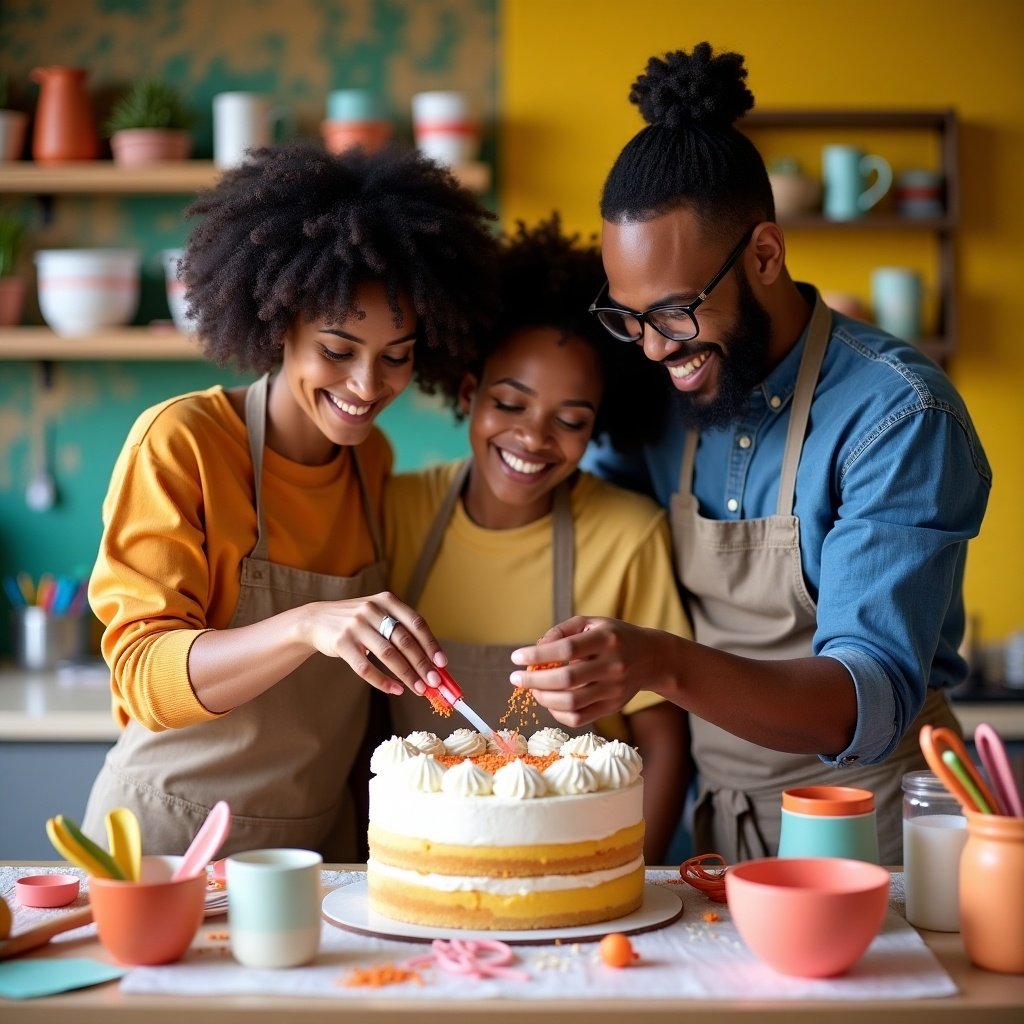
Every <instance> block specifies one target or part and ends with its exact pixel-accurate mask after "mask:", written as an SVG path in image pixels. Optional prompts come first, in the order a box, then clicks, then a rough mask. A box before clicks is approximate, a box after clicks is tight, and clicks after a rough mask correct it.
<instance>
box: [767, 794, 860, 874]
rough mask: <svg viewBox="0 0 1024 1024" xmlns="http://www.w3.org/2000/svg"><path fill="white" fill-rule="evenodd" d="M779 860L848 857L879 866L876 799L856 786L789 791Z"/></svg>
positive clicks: (783, 802) (785, 799)
mask: <svg viewBox="0 0 1024 1024" xmlns="http://www.w3.org/2000/svg"><path fill="white" fill-rule="evenodd" d="M779 856H780V857H846V858H848V859H850V860H863V861H867V862H868V863H870V864H877V863H878V824H877V822H876V820H875V798H874V795H873V794H872V793H871V792H869V791H868V790H866V789H855V788H853V787H852V786H804V787H801V788H797V789H787V790H785V791H784V792H783V794H782V829H781V832H780V835H779Z"/></svg>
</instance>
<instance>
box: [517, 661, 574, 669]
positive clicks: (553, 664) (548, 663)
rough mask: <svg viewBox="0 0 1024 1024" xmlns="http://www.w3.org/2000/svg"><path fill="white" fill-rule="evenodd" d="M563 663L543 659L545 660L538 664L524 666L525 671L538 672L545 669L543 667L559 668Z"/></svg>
mask: <svg viewBox="0 0 1024 1024" xmlns="http://www.w3.org/2000/svg"><path fill="white" fill-rule="evenodd" d="M564 664H565V662H564V661H545V662H542V663H541V664H540V665H527V666H526V671H527V672H540V671H541V670H542V669H545V668H561V667H562V666H563V665H564Z"/></svg>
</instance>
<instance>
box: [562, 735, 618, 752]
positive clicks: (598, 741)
mask: <svg viewBox="0 0 1024 1024" xmlns="http://www.w3.org/2000/svg"><path fill="white" fill-rule="evenodd" d="M607 742H608V741H607V740H606V739H605V738H604V737H603V736H598V735H596V734H595V733H592V732H586V733H583V734H582V735H580V736H573V737H572V739H569V740H566V742H565V743H564V744H562V750H561V753H562V756H563V757H565V756H566V755H567V754H579V755H580V756H581V757H586V756H587V755H588V754H592V753H593V752H594V751H595V750H597V748H598V747H603V746H604V745H605V744H606V743H607Z"/></svg>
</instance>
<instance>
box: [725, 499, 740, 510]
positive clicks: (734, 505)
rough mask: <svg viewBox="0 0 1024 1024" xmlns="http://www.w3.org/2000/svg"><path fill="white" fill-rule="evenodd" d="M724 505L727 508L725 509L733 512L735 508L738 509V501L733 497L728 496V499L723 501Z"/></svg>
mask: <svg viewBox="0 0 1024 1024" xmlns="http://www.w3.org/2000/svg"><path fill="white" fill-rule="evenodd" d="M725 507H726V508H727V509H728V510H729V511H730V512H735V511H736V509H738V508H739V507H740V503H739V502H738V501H737V500H736V499H735V498H730V499H729V500H728V501H727V502H726V503H725Z"/></svg>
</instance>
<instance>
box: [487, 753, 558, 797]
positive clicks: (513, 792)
mask: <svg viewBox="0 0 1024 1024" xmlns="http://www.w3.org/2000/svg"><path fill="white" fill-rule="evenodd" d="M547 791H548V784H547V782H545V781H544V776H543V775H541V773H540V772H539V771H537V769H536V768H534V767H533V766H532V765H528V764H527V763H526V762H525V761H520V760H518V759H516V760H515V761H509V763H508V764H506V765H502V766H501V767H500V768H499V769H498V770H497V771H496V772H495V773H494V795H495V796H500V797H506V798H508V799H511V800H529V799H531V798H533V797H539V796H544V795H545V794H546V793H547Z"/></svg>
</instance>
